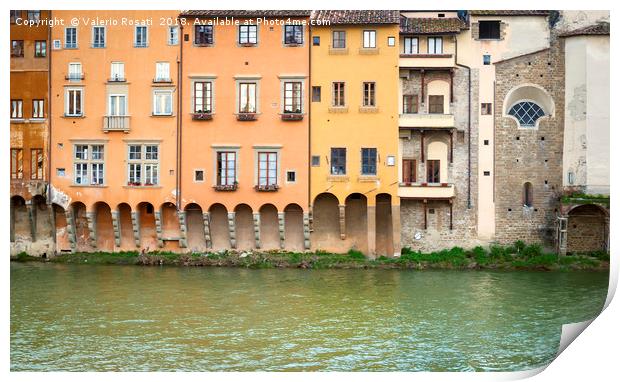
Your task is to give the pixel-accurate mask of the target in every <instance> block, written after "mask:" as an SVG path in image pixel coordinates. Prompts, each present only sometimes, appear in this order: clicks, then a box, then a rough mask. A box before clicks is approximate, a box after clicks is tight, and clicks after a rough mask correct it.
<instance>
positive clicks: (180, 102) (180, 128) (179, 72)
mask: <svg viewBox="0 0 620 382" xmlns="http://www.w3.org/2000/svg"><path fill="white" fill-rule="evenodd" d="M183 40H184V37H183V24H182V23H179V59H178V60H177V97H178V102H177V174H176V175H177V176H176V179H177V181H176V189H177V195H176V197H177V203H176V205H177V211H181V210H182V209H181V204H182V203H183V199H182V198H181V196H182V195H181V188H182V186H181V164H182V154H183V142H182V138H183Z"/></svg>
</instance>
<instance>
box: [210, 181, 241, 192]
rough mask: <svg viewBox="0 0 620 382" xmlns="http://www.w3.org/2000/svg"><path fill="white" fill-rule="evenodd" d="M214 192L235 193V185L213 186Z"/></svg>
mask: <svg viewBox="0 0 620 382" xmlns="http://www.w3.org/2000/svg"><path fill="white" fill-rule="evenodd" d="M213 188H214V189H215V191H235V190H236V189H237V183H235V184H218V185H216V186H213Z"/></svg>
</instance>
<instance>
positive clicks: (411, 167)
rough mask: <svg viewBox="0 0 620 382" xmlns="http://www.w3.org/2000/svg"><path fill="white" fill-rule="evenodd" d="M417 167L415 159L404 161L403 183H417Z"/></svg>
mask: <svg viewBox="0 0 620 382" xmlns="http://www.w3.org/2000/svg"><path fill="white" fill-rule="evenodd" d="M416 167H417V166H416V161H415V159H403V183H415V182H416V180H417V176H416V170H417V168H416Z"/></svg>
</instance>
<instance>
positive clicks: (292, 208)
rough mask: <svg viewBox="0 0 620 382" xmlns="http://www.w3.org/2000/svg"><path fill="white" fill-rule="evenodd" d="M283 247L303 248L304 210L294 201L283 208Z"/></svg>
mask: <svg viewBox="0 0 620 382" xmlns="http://www.w3.org/2000/svg"><path fill="white" fill-rule="evenodd" d="M284 248H285V249H287V250H289V251H303V250H304V210H303V209H302V208H301V206H299V205H298V204H295V203H291V204H289V205H288V206H286V208H284Z"/></svg>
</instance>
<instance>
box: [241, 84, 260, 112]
mask: <svg viewBox="0 0 620 382" xmlns="http://www.w3.org/2000/svg"><path fill="white" fill-rule="evenodd" d="M239 113H256V84H255V83H253V82H251V83H245V82H241V83H239Z"/></svg>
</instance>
